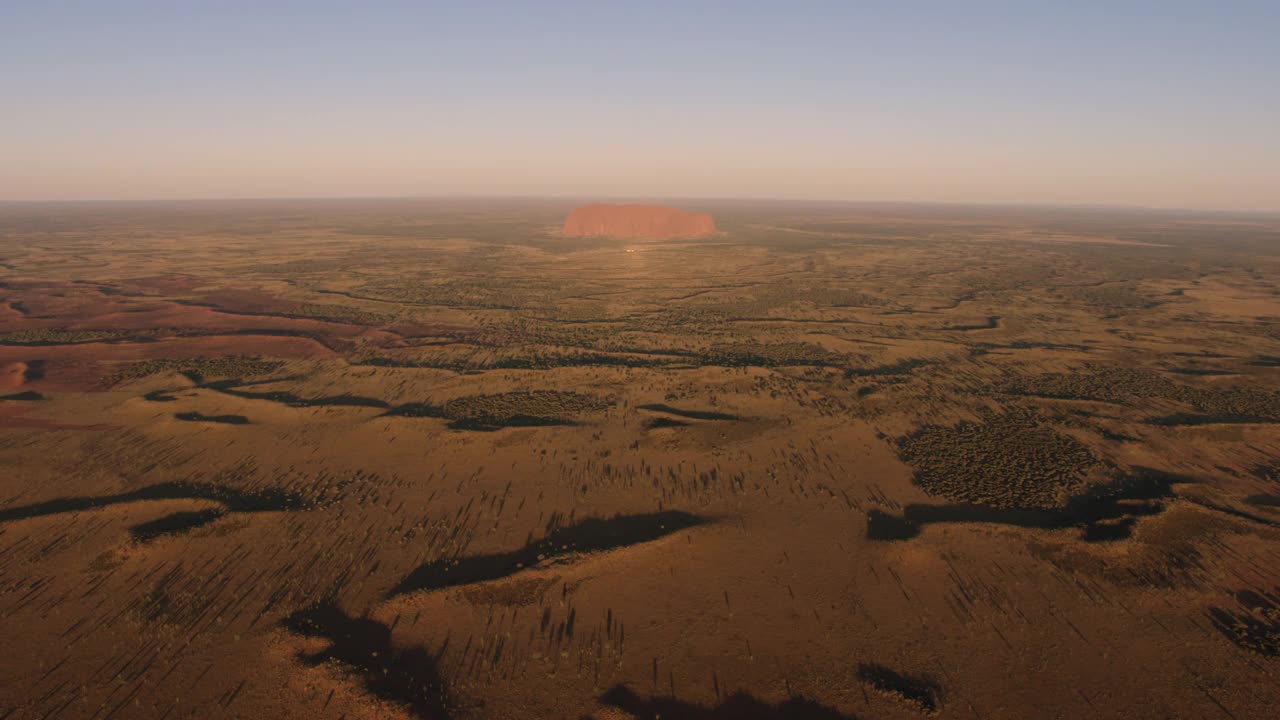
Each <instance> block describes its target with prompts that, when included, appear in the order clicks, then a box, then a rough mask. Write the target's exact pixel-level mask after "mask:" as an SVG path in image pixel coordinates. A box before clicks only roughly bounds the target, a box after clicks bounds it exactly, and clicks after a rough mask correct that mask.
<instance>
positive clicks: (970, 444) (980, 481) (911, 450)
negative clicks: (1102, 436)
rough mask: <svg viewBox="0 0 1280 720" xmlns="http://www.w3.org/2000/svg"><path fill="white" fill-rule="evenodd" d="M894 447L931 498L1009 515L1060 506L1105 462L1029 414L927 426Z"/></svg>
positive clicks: (1007, 414)
mask: <svg viewBox="0 0 1280 720" xmlns="http://www.w3.org/2000/svg"><path fill="white" fill-rule="evenodd" d="M894 446H895V448H896V450H897V452H898V457H900V458H901V459H902V461H903V462H905V463H907V464H908V465H911V466H912V468H913V469H914V470H915V478H914V479H915V483H916V484H917V485H919V486H920V487H921V488H923V489H924V491H925V492H927V493H929V494H930V495H940V496H942V497H946V498H949V499H951V500H956V501H958V502H966V503H978V504H981V505H988V506H991V507H997V508H1004V509H1054V508H1060V507H1061V506H1062V505H1063V503H1064V502H1065V501H1066V499H1067V498H1068V496H1069V495H1070V494H1071V493H1072V491H1073V490H1074V489H1076V488H1077V487H1079V486H1080V485H1081V483H1082V482H1083V481H1084V477H1085V475H1086V474H1087V473H1088V472H1089V471H1091V470H1093V469H1095V468H1098V467H1100V466H1101V465H1102V464H1103V463H1102V461H1101V460H1100V459H1099V458H1098V457H1097V456H1095V455H1094V454H1093V453H1092V452H1091V451H1090V450H1089V449H1088V448H1087V447H1085V446H1084V444H1082V443H1080V442H1079V441H1078V440H1076V439H1075V438H1072V437H1070V436H1067V435H1063V434H1062V433H1059V432H1058V431H1056V430H1054V429H1053V428H1052V427H1049V426H1048V425H1045V424H1044V423H1042V422H1041V421H1040V420H1039V419H1038V418H1037V417H1036V416H1035V415H1034V414H1033V413H1031V412H1028V411H1022V410H1017V411H1010V412H1005V413H1001V414H994V413H993V414H990V415H988V417H986V418H984V420H983V421H982V422H962V423H960V424H958V425H952V426H949V427H948V426H938V425H927V426H925V427H922V428H920V429H919V430H917V431H915V432H913V433H911V434H909V435H906V436H904V437H900V438H897V439H896V440H895V441H894Z"/></svg>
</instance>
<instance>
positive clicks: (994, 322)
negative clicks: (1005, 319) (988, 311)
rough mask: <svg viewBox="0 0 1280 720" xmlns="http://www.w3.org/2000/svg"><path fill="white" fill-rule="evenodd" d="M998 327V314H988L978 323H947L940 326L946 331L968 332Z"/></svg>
mask: <svg viewBox="0 0 1280 720" xmlns="http://www.w3.org/2000/svg"><path fill="white" fill-rule="evenodd" d="M998 327H1000V316H999V315H988V316H987V318H986V319H985V320H983V321H982V322H979V323H971V324H968V325H947V326H946V327H944V328H942V329H943V330H946V331H948V332H969V331H971V330H995V329H996V328H998Z"/></svg>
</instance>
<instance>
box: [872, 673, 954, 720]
mask: <svg viewBox="0 0 1280 720" xmlns="http://www.w3.org/2000/svg"><path fill="white" fill-rule="evenodd" d="M858 679H859V680H861V681H862V682H864V683H866V684H867V685H869V686H871V687H872V688H873V689H875V690H878V691H879V692H882V693H885V694H887V695H891V696H893V697H895V698H898V699H899V700H903V701H905V702H906V703H908V704H910V705H913V706H915V707H916V708H917V709H919V710H921V711H923V712H926V713H934V712H937V711H938V708H939V707H940V706H941V698H942V686H941V685H939V684H938V682H937V681H935V680H933V679H932V678H930V677H927V676H924V675H905V674H903V673H900V672H898V671H896V670H894V669H892V668H889V667H886V666H884V665H880V664H879V663H861V664H859V665H858Z"/></svg>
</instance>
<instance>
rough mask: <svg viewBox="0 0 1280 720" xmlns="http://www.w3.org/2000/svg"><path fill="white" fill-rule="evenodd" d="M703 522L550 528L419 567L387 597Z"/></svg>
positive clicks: (595, 521) (673, 515)
mask: <svg viewBox="0 0 1280 720" xmlns="http://www.w3.org/2000/svg"><path fill="white" fill-rule="evenodd" d="M704 522H706V520H705V519H704V518H701V517H699V516H697V515H690V514H689V513H685V512H679V511H676V510H667V511H663V512H656V513H648V514H644V515H618V516H616V517H612V518H590V519H587V520H583V521H581V522H579V523H577V524H576V525H570V526H568V527H561V528H557V529H555V530H552V531H551V532H550V533H548V534H547V536H546V537H544V538H543V539H541V540H532V539H530V541H529V542H528V543H527V544H526V545H525V546H524V547H522V548H520V549H518V550H513V551H512V552H507V553H495V554H491V555H473V556H471V557H464V558H445V559H441V560H436V561H433V562H429V563H426V564H424V565H419V566H418V567H417V568H415V569H414V570H413V571H412V572H410V573H409V574H408V575H407V576H406V577H405V578H404V580H402V581H400V584H399V585H397V586H396V587H395V588H394V589H392V590H391V591H390V592H389V593H388V596H394V595H402V594H404V593H410V592H415V591H417V590H441V589H443V588H448V587H454V586H456V585H466V584H469V583H478V582H485V581H488V580H497V579H499V578H504V577H507V576H509V575H514V574H515V573H517V572H519V571H520V570H522V569H524V568H527V567H531V566H533V565H537V564H538V563H540V562H545V561H548V560H552V559H554V558H557V557H560V556H562V555H569V554H572V553H592V552H600V551H603V550H614V549H616V548H620V547H626V546H628V545H638V544H640V543H644V542H649V541H650V540H657V539H658V538H661V537H663V536H665V535H670V534H671V533H674V532H677V531H679V530H684V529H685V528H690V527H693V526H695V525H700V524H702V523H704Z"/></svg>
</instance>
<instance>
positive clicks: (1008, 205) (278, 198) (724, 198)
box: [0, 194, 1280, 217]
mask: <svg viewBox="0 0 1280 720" xmlns="http://www.w3.org/2000/svg"><path fill="white" fill-rule="evenodd" d="M361 200H364V201H373V200H401V201H404V200H428V201H447V200H455V201H456V200H468V201H484V200H492V201H512V200H520V201H561V202H572V201H601V202H608V201H622V202H627V201H629V202H636V201H662V202H679V203H687V202H712V203H767V204H813V205H862V206H930V207H954V208H1002V209H1037V210H1112V211H1129V212H1165V213H1177V212H1184V213H1196V214H1216V215H1250V216H1264V217H1280V208H1275V209H1229V208H1214V207H1186V206H1165V205H1123V204H1108V203H1090V202H1081V203H1065V202H1030V201H976V200H907V199H898V200H858V199H848V198H846V199H833V198H799V197H776V196H731V195H709V196H701V195H610V194H605V195H578V194H562V195H536V194H496V195H484V194H457V195H263V196H234V195H217V196H214V195H209V196H191V197H155V198H41V199H25V200H9V199H4V198H0V206H14V205H176V204H182V203H211V204H212V203H271V202H325V201H361Z"/></svg>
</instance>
